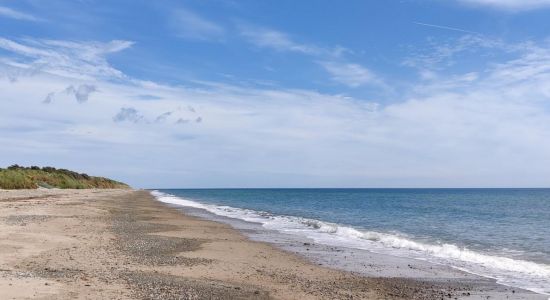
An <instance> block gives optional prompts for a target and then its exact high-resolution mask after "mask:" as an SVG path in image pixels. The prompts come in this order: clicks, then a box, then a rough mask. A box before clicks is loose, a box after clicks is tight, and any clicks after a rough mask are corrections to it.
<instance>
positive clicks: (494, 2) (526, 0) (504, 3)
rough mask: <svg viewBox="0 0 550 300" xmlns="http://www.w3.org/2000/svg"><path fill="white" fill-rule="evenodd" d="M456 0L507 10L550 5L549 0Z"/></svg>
mask: <svg viewBox="0 0 550 300" xmlns="http://www.w3.org/2000/svg"><path fill="white" fill-rule="evenodd" d="M458 2H460V3H462V4H466V5H472V6H485V7H490V8H496V9H502V10H508V11H526V10H532V9H541V8H548V7H550V0H458Z"/></svg>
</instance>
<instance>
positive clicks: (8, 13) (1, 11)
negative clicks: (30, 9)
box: [0, 6, 41, 22]
mask: <svg viewBox="0 0 550 300" xmlns="http://www.w3.org/2000/svg"><path fill="white" fill-rule="evenodd" d="M0 17H7V18H11V19H16V20H21V21H33V22H37V21H41V19H40V18H37V17H35V16H33V15H31V14H28V13H24V12H20V11H17V10H15V9H12V8H9V7H5V6H0Z"/></svg>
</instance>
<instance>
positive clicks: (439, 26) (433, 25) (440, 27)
mask: <svg viewBox="0 0 550 300" xmlns="http://www.w3.org/2000/svg"><path fill="white" fill-rule="evenodd" d="M413 23H414V24H416V25H421V26H428V27H434V28H439V29H446V30H452V31H458V32H465V33H472V34H477V35H481V33H479V32H475V31H469V30H464V29H460V28H455V27H449V26H441V25H435V24H428V23H420V22H413Z"/></svg>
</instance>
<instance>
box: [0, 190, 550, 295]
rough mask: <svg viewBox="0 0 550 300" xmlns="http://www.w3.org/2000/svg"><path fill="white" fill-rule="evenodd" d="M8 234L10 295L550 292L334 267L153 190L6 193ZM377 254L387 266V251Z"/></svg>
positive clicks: (2, 196) (0, 206)
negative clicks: (191, 211) (188, 209)
mask: <svg viewBox="0 0 550 300" xmlns="http://www.w3.org/2000/svg"><path fill="white" fill-rule="evenodd" d="M0 236H1V238H0V253H1V254H2V255H0V295H2V294H1V293H3V295H2V296H3V297H2V298H7V299H11V298H15V299H22V298H26V297H29V298H36V297H42V298H44V299H73V298H78V297H81V298H82V297H83V298H85V297H92V298H93V297H98V298H117V299H178V298H184V299H185V298H191V299H203V298H214V299H235V298H237V299H270V298H274V299H296V298H304V299H351V298H361V299H434V298H442V297H443V298H451V299H454V298H464V299H486V298H487V296H490V297H491V298H493V299H494V298H497V299H499V298H508V299H539V298H540V299H547V296H543V295H540V294H535V293H532V292H528V291H524V290H521V289H516V288H510V287H506V286H502V285H498V284H496V283H494V282H493V283H490V282H489V281H483V280H481V281H480V280H470V279H467V280H466V279H460V278H442V279H435V277H434V278H429V277H425V276H420V274H421V273H419V271H418V270H415V269H414V268H410V270H408V271H410V275H411V276H408V277H403V276H402V277H396V276H386V277H377V276H374V275H375V274H378V273H377V272H374V273H373V276H369V277H367V276H361V275H359V274H358V273H355V272H354V273H352V272H345V271H340V270H336V269H333V268H329V267H326V265H327V264H326V263H323V265H319V262H317V263H315V262H311V261H310V260H308V258H307V257H304V256H303V255H296V254H294V253H292V251H291V250H289V249H285V250H281V249H279V248H277V247H276V246H274V245H272V244H268V243H265V242H258V241H253V240H251V239H249V238H247V237H246V236H245V235H244V234H243V233H241V232H240V231H238V230H236V229H234V228H232V227H231V226H230V225H227V224H223V223H219V222H215V221H210V220H204V219H201V218H198V217H194V216H190V215H188V214H184V213H182V210H181V209H175V208H173V207H170V206H169V205H166V204H163V203H161V202H159V201H157V200H156V199H155V198H154V197H153V196H152V195H151V194H150V193H149V192H148V191H132V190H31V191H0ZM311 249H314V246H312V247H311ZM371 259H372V260H373V261H375V262H376V263H377V264H378V265H379V266H378V267H377V268H379V269H380V268H381V269H384V270H386V269H388V268H387V266H384V262H383V261H382V262H381V261H379V260H383V259H384V258H383V257H380V256H377V255H373V256H372V258H371ZM432 270H433V269H432ZM415 274H417V275H416V276H415ZM23 286H24V287H25V288H24V289H23V288H22V287H23ZM512 291H513V292H512Z"/></svg>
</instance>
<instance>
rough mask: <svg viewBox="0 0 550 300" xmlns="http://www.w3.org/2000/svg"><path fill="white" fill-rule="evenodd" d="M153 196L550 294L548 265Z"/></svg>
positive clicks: (328, 242)
mask: <svg viewBox="0 0 550 300" xmlns="http://www.w3.org/2000/svg"><path fill="white" fill-rule="evenodd" d="M152 194H153V195H154V196H155V197H156V198H157V199H158V200H159V201H162V202H165V203H170V204H176V205H182V206H187V207H194V208H199V209H204V210H207V211H209V212H211V213H214V214H216V215H220V216H225V217H230V218H236V219H240V220H244V221H248V222H255V223H260V224H261V225H262V226H263V227H265V228H266V229H271V230H278V231H281V232H285V233H290V234H296V235H299V236H305V237H308V238H311V239H313V240H315V242H316V243H319V244H326V245H331V246H343V247H350V248H357V249H363V250H368V251H373V252H378V253H384V254H390V255H396V256H402V257H409V258H416V259H422V260H427V261H432V262H435V263H442V264H446V265H450V266H452V267H455V268H459V269H461V270H465V271H468V272H471V273H474V274H478V275H482V276H487V277H491V278H495V279H496V280H497V282H499V283H501V284H506V285H510V286H516V287H520V288H524V289H528V290H531V291H534V292H537V293H542V294H547V295H548V294H550V265H546V264H540V263H535V262H531V261H526V260H520V259H513V258H509V257H504V256H502V255H492V254H489V253H480V252H477V251H473V250H469V249H467V248H463V247H458V246H456V245H453V244H429V243H423V242H419V241H415V240H413V239H412V238H409V237H407V236H405V235H403V234H399V233H391V234H390V233H382V232H376V231H369V230H361V229H358V228H353V227H350V226H344V225H339V224H334V223H329V222H323V221H319V220H314V219H307V218H301V217H293V216H283V215H273V214H270V213H268V212H261V211H254V210H249V209H240V208H234V207H230V206H217V205H212V204H204V203H199V202H196V201H192V200H188V199H183V198H180V197H175V196H173V195H169V194H165V193H162V192H159V191H153V192H152Z"/></svg>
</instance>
